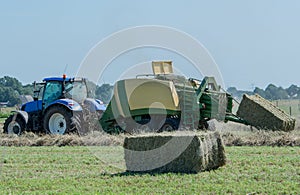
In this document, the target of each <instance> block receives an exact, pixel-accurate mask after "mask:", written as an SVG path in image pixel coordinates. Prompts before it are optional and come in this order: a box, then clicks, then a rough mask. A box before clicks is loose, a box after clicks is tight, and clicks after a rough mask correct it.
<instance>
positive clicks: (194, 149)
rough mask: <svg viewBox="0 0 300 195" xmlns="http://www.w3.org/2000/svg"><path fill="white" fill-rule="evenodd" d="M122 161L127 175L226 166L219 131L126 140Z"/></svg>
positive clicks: (148, 136)
mask: <svg viewBox="0 0 300 195" xmlns="http://www.w3.org/2000/svg"><path fill="white" fill-rule="evenodd" d="M124 150H125V162H126V168H127V171H129V172H151V173H165V172H176V173H197V172H200V171H206V170H212V169H216V168H218V167H220V166H223V165H225V163H226V157H225V150H224V145H223V142H222V139H221V137H220V134H219V133H218V132H214V133H201V134H200V133H197V134H195V133H191V132H190V133H187V132H185V133H184V134H183V133H182V132H177V133H168V134H156V135H139V136H132V137H126V138H125V141H124Z"/></svg>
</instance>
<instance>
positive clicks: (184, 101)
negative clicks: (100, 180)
mask: <svg viewBox="0 0 300 195" xmlns="http://www.w3.org/2000/svg"><path fill="white" fill-rule="evenodd" d="M152 68H153V73H154V74H151V75H138V76H137V77H136V78H133V79H125V80H120V81H117V82H116V83H115V86H114V94H113V97H112V99H111V101H110V103H109V104H108V106H107V109H106V111H105V112H104V113H103V115H102V117H101V119H100V123H101V126H102V128H103V130H104V131H106V132H109V133H118V132H124V131H125V132H129V133H132V132H136V131H158V132H159V131H171V130H175V129H187V130H191V129H192V130H193V129H204V128H208V123H207V122H208V121H209V120H211V119H217V120H218V121H225V122H227V121H234V122H238V123H243V124H246V125H252V124H255V125H254V126H256V127H264V126H265V125H264V124H259V125H257V124H256V123H255V121H253V120H252V121H251V120H249V121H251V123H249V122H248V120H247V121H246V120H244V118H247V117H245V112H244V111H243V110H242V112H240V113H242V114H244V115H242V114H241V116H243V117H239V116H237V115H235V114H233V112H232V108H233V101H234V99H233V97H232V96H231V95H230V94H229V93H227V92H226V91H225V90H222V89H221V87H220V86H219V85H218V84H217V83H216V80H215V78H214V77H204V78H203V80H198V79H194V78H189V79H187V78H185V77H184V76H179V75H174V74H173V70H172V62H170V61H160V62H153V63H152ZM248 102H249V101H248ZM248 102H246V103H245V104H249V103H248ZM266 102H268V101H267V100H265V101H264V103H266ZM242 103H243V102H242ZM250 103H251V102H250ZM253 103H254V104H255V105H257V106H258V107H261V106H262V105H260V104H261V103H260V102H258V101H254V102H253ZM243 107H245V106H243ZM276 109H277V110H276V111H277V112H280V113H281V110H280V109H278V108H276ZM244 110H246V112H251V110H250V111H248V110H247V107H246V109H244ZM265 110H266V109H265ZM260 112H261V111H260ZM273 112H274V109H273V110H266V113H271V114H272V113H273ZM238 113H239V112H238ZM252 114H254V117H255V114H260V113H252ZM246 115H247V113H246ZM259 117H261V114H260V115H259ZM252 118H253V117H252ZM250 119H251V118H250ZM275 120H277V121H278V120H279V122H281V123H282V121H280V120H281V119H278V118H276V119H275ZM261 121H262V122H260V123H264V121H263V120H261ZM290 121H294V120H293V119H292V120H290ZM283 122H284V123H285V121H283ZM294 125H295V122H294V123H293V124H292V125H291V126H292V127H293V126H294ZM291 129H292V128H291Z"/></svg>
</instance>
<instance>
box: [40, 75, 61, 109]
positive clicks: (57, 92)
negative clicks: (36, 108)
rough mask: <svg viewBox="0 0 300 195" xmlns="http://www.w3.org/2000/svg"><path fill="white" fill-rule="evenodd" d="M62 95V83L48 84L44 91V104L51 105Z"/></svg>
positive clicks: (53, 82)
mask: <svg viewBox="0 0 300 195" xmlns="http://www.w3.org/2000/svg"><path fill="white" fill-rule="evenodd" d="M61 95H62V83H61V82H58V81H51V82H47V84H46V86H45V90H44V103H45V104H49V103H51V102H53V101H55V100H57V99H59V98H60V97H61Z"/></svg>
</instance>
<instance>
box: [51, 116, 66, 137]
mask: <svg viewBox="0 0 300 195" xmlns="http://www.w3.org/2000/svg"><path fill="white" fill-rule="evenodd" d="M66 129H67V121H66V119H65V117H64V116H63V115H62V114H60V113H54V114H53V115H52V116H51V117H50V119H49V131H50V133H51V134H64V133H65V131H66Z"/></svg>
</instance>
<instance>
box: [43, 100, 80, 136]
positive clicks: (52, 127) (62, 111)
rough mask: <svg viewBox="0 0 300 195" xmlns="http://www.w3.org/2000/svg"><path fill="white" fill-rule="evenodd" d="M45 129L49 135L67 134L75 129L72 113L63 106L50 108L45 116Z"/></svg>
mask: <svg viewBox="0 0 300 195" xmlns="http://www.w3.org/2000/svg"><path fill="white" fill-rule="evenodd" d="M43 122H44V124H43V125H44V129H45V130H46V133H49V134H60V135H62V134H66V133H69V132H71V131H73V130H74V129H75V125H74V124H73V123H72V112H71V111H69V110H67V109H66V108H63V107H61V106H54V107H52V108H50V109H49V110H48V111H47V112H46V114H45V116H44V121H43Z"/></svg>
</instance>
